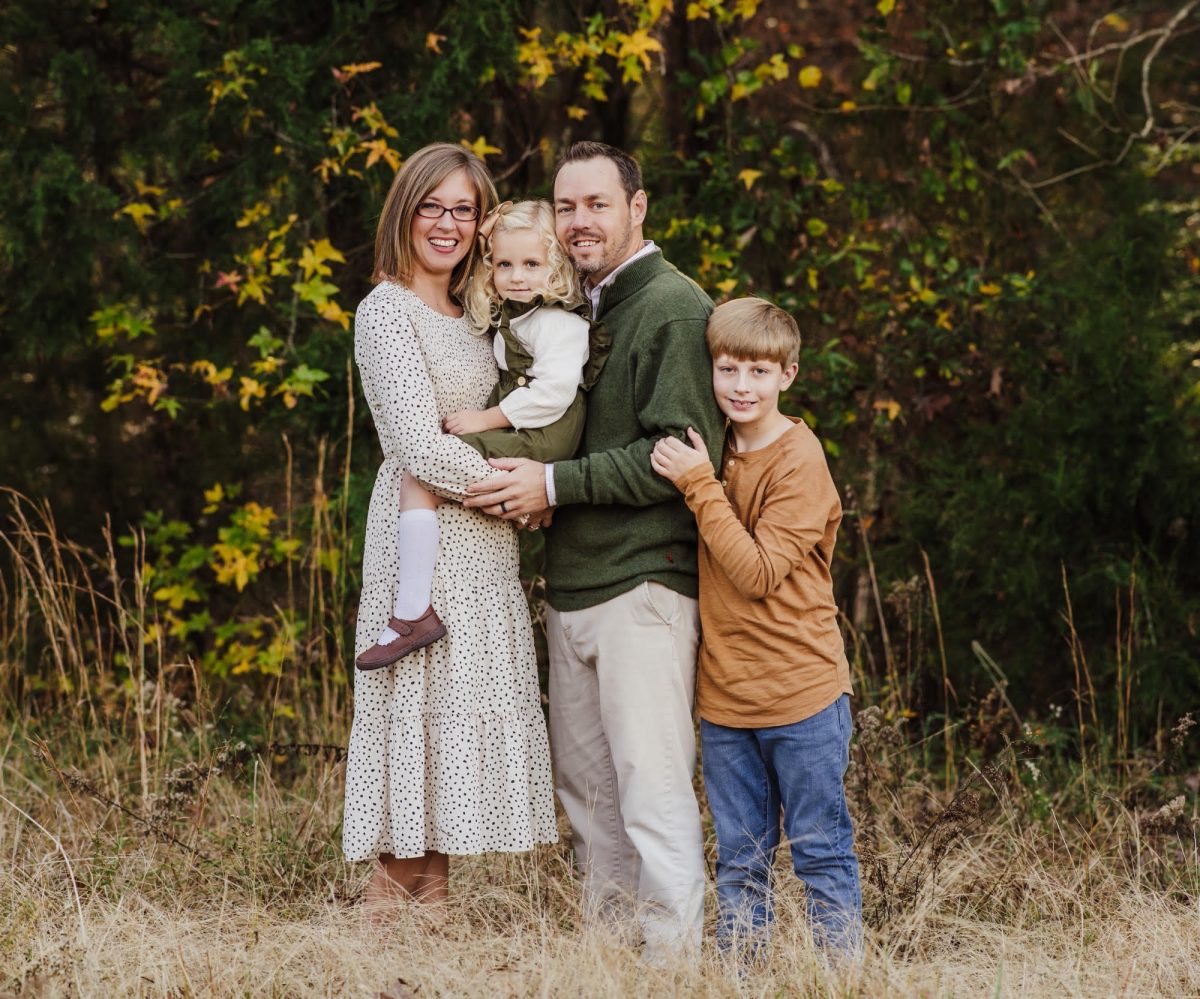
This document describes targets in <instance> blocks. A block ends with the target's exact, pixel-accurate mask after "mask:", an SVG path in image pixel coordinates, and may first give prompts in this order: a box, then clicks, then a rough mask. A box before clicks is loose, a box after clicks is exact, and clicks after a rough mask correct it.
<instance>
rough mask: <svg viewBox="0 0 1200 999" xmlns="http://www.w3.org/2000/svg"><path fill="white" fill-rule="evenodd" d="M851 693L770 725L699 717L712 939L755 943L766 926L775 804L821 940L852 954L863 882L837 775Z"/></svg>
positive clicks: (857, 941)
mask: <svg viewBox="0 0 1200 999" xmlns="http://www.w3.org/2000/svg"><path fill="white" fill-rule="evenodd" d="M850 731H851V721H850V698H849V697H848V696H847V695H845V694H843V695H842V696H840V697H839V698H838V699H837V700H836V701H834V702H833V703H832V704H831V705H829V707H827V708H825V710H823V711H820V712H818V713H817V714H815V715H813V716H812V717H811V718H805V719H804V720H803V721H799V722H795V723H794V724H791V725H779V726H776V727H774V728H727V727H725V726H724V725H714V724H712V723H711V722H707V721H704V720H703V719H701V721H700V739H701V746H702V755H703V759H704V786H705V789H706V790H707V792H708V803H709V807H710V808H711V810H712V816H713V824H714V825H715V826H716V830H717V900H718V903H719V906H720V916H719V921H718V923H717V941H718V943H719V944H720V946H721V947H722V948H723V949H727V948H730V947H737V948H738V949H741V948H742V947H745V946H747V945H748V946H749V947H750V948H752V949H753V950H757V948H758V946H759V945H761V943H762V942H763V941H765V939H766V937H767V935H768V934H769V932H770V923H771V919H772V913H771V861H772V859H773V858H774V856H775V850H776V848H777V847H778V846H779V812H780V808H781V807H782V809H783V831H784V835H785V836H786V837H787V844H788V846H789V847H790V848H791V851H792V867H793V869H794V870H795V872H796V876H797V877H798V878H799V879H800V880H801V881H803V882H804V884H805V887H806V888H807V889H808V915H809V920H810V923H811V925H812V929H813V935H814V937H815V939H816V941H817V943H818V945H820V946H822V947H824V948H826V949H828V950H831V951H838V952H841V953H842V954H843V955H844V956H849V957H855V956H857V955H858V954H859V952H860V949H861V946H862V890H861V887H860V885H859V880H858V858H857V857H855V855H854V832H853V829H852V828H851V825H850V813H849V811H848V810H847V808H846V792H845V788H844V787H843V784H842V778H843V777H844V776H845V773H846V766H847V764H848V763H849V759H850Z"/></svg>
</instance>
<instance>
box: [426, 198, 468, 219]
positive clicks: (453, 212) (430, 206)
mask: <svg viewBox="0 0 1200 999" xmlns="http://www.w3.org/2000/svg"><path fill="white" fill-rule="evenodd" d="M446 212H449V213H450V216H451V218H453V219H454V221H455V222H474V221H475V220H476V219H477V218H479V209H478V208H476V207H475V206H474V205H453V206H452V207H450V208H444V207H443V206H441V205H439V204H438V203H437V202H436V201H422V202H421V203H420V204H419V205H417V214H418V215H420V216H421V218H423V219H440V218H441V217H442V216H443V215H445V214H446Z"/></svg>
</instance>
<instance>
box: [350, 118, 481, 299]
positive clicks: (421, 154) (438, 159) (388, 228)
mask: <svg viewBox="0 0 1200 999" xmlns="http://www.w3.org/2000/svg"><path fill="white" fill-rule="evenodd" d="M458 170H464V171H466V174H467V182H468V183H469V184H470V185H471V187H473V188H474V189H475V207H476V208H478V209H479V217H480V218H483V216H485V215H486V214H487V213H488V212H490V211H491V210H492V206H494V205H495V204H496V200H497V199H496V186H495V185H494V184H493V183H492V178H491V176H490V175H489V174H488V170H487V167H486V166H484V165H483V160H481V159H480V158H479V157H478V156H476V155H475V154H474V153H473V152H471V151H470V150H469V149H465V148H463V147H462V146H455V145H452V144H450V143H449V142H435V143H433V144H432V145H429V146H425V147H424V148H422V149H418V150H417V151H416V152H415V153H413V154H412V156H410V157H409V158H408V159H407V160H406V161H405V163H404V166H402V167H401V168H400V170H399V172H398V173H397V174H396V177H395V179H394V180H393V181H392V186H391V189H390V190H389V191H388V195H387V199H386V200H385V201H384V203H383V211H382V212H381V213H380V216H379V227H378V228H377V229H376V230H375V272H374V275H373V278H374V280H375V281H376V282H379V281H389V280H390V281H407V280H409V279H411V277H412V273H413V265H414V263H415V261H416V253H415V251H414V248H413V239H412V225H413V216H414V215H416V213H417V205H419V204H420V203H421V202H422V201H424V200H425V199H426V198H427V197H429V195H430V193H431V192H432V191H433V190H434V189H435V188H436V187H437V186H438V185H439V184H441V182H442V181H444V180H445V179H446V178H447V177H449V176H450V175H451V174H452V173H455V172H456V171H458ZM476 228H478V223H477V224H476ZM476 242H477V241H476V239H475V234H474V233H472V234H471V239H470V249H469V250H468V251H467V255H466V256H465V257H463V259H462V260H461V261H460V262H459V264H458V266H457V267H455V268H454V271H453V272H452V273H451V275H450V294H451V295H452V296H453V297H454V298H456V299H458V300H459V301H460V302H461V301H462V298H463V293H464V291H465V290H466V287H467V281H468V279H469V278H470V275H471V271H472V268H473V267H474V266H475V259H476V257H478V255H479V250H478V248H477V247H476Z"/></svg>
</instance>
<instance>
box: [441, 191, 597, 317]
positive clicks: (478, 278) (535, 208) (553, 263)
mask: <svg viewBox="0 0 1200 999" xmlns="http://www.w3.org/2000/svg"><path fill="white" fill-rule="evenodd" d="M527 229H532V230H533V231H534V232H536V233H537V234H538V235H539V236H541V238H542V246H543V247H544V248H545V251H546V265H547V267H548V268H549V271H550V274H549V277H548V278H547V279H546V287H545V288H543V289H542V291H541V296H542V298H543V299H544V300H545V301H546V302H559V303H561V304H563V305H565V306H567V308H571V307H573V306H576V305H578V304H579V303H580V302H582V301H583V295H581V294H580V292H579V277H578V275H577V274H576V273H575V266H574V265H573V264H572V263H571V260H570V258H569V257H568V256H567V255H566V253H565V252H563V248H562V245H561V244H560V243H559V241H558V236H557V235H555V232H554V208H553V206H551V204H550V202H549V201H518V202H517V203H516V204H515V205H510V204H505V205H501V206H500V208H499V209H498V210H497V212H496V225H495V227H494V228H493V229H492V231H491V232H490V233H489V234H488V237H487V239H486V240H485V243H486V245H485V247H484V251H483V253H481V254H480V255H479V257H478V259H477V260H476V261H475V269H474V270H473V271H472V272H471V280H470V283H469V284H468V285H467V294H466V298H465V299H463V308H464V309H466V311H467V318H468V319H469V320H470V321H471V325H472V326H473V327H474V328H475V329H476V330H478V331H479V332H480V333H482V332H484V331H485V330H488V329H490V328H491V327H492V326H493V325H495V323H496V321H497V320H498V319H499V318H500V295H499V293H498V292H497V291H496V282H495V280H494V278H493V271H492V243H493V241H494V240H495V238H496V236H497V235H499V234H500V233H502V232H518V231H522V230H527Z"/></svg>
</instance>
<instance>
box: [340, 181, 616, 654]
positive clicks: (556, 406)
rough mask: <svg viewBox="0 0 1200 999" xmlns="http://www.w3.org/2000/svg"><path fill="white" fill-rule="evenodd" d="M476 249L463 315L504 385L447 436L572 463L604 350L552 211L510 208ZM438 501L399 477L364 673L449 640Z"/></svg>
mask: <svg viewBox="0 0 1200 999" xmlns="http://www.w3.org/2000/svg"><path fill="white" fill-rule="evenodd" d="M479 243H480V249H481V250H482V253H481V256H480V259H479V261H478V263H477V264H476V267H475V271H474V273H473V275H472V278H471V282H470V284H469V285H468V287H467V292H466V300H465V302H464V303H463V304H464V306H465V308H466V313H467V318H468V319H469V320H470V322H471V325H472V327H473V328H474V329H475V330H476V331H477V332H478V333H479V334H480V335H483V334H484V333H486V332H488V331H489V330H490V331H491V332H492V333H493V334H494V339H493V352H494V353H495V355H496V363H497V364H498V365H499V367H500V381H499V382H498V383H497V385H496V387H495V389H494V390H493V391H492V396H491V398H490V399H489V400H488V406H487V408H486V409H482V410H462V411H459V412H455V413H451V414H450V415H449V416H447V417H446V420H445V424H444V429H445V431H446V432H447V433H451V434H455V435H458V436H460V437H461V438H462V440H464V441H465V442H466V443H468V444H470V445H471V446H472V447H474V448H475V449H476V450H477V451H479V453H480V454H482V455H483V456H484V457H485V458H499V457H508V458H532V459H533V460H535V461H542V462H553V461H562V460H565V459H567V458H571V457H573V456H574V454H575V451H576V450H577V449H578V447H579V442H580V439H581V438H582V435H583V419H584V412H585V404H584V398H583V391H584V389H587V388H589V387H590V386H591V385H592V384H593V383H594V382H595V380H596V377H597V376H598V375H599V374H600V369H601V368H602V367H603V366H604V359H605V358H606V357H607V354H608V339H607V337H606V336H605V334H604V332H603V328H602V327H599V326H595V325H593V324H590V323H589V322H588V321H587V320H586V319H585V318H583V316H582V315H580V314H579V313H580V312H581V311H582V310H583V309H584V306H583V305H582V304H581V303H582V300H583V297H582V295H581V294H580V292H579V281H578V278H577V277H576V274H575V268H574V266H572V264H571V261H570V259H569V258H568V257H567V255H566V254H565V253H564V252H563V250H562V247H561V246H560V245H559V242H558V239H557V237H556V236H555V233H554V210H553V208H552V207H551V205H550V203H549V202H546V201H521V202H518V203H517V204H513V203H512V202H505V203H504V204H502V205H500V206H499V207H498V208H496V209H495V210H494V211H493V212H492V213H491V214H489V215H488V217H487V218H486V219H484V220H483V222H481V223H480V225H479ZM441 502H442V501H441V500H440V499H439V498H438V497H437V496H434V495H433V494H432V493H430V492H429V491H428V490H427V489H426V488H425V487H424V486H422V485H421V483H420V482H418V481H417V480H416V479H414V478H413V477H412V476H410V475H409V474H408V473H407V472H406V473H405V474H404V480H403V483H402V485H401V489H400V510H401V513H400V533H399V562H400V578H399V579H398V580H397V582H396V598H395V606H394V608H393V616H392V620H391V621H389V622H388V626H387V627H386V628H384V629H383V631H382V632H381V633H380V635H379V638H378V640H377V642H376V644H375V646H374V647H372V648H370V649H368V650H367V651H366V652H364V653H363V654H362V655H360V656H359V657H358V658H357V659H356V660H355V662H356V664H357V666H358V668H359V669H363V670H370V669H379V668H380V667H383V666H389V665H391V664H392V663H394V662H395V661H396V660H397V659H400V658H402V657H403V656H406V655H408V654H409V653H410V652H414V651H416V650H417V649H420V648H424V647H425V646H426V645H429V644H431V643H432V642H435V641H437V640H438V639H439V638H443V637H444V636H445V634H446V629H445V627H444V626H443V625H442V623H441V621H440V620H439V619H438V616H437V613H436V612H435V611H434V609H433V607H432V605H431V604H430V589H431V586H432V583H433V569H434V563H435V562H436V560H437V551H438V540H439V538H438V522H437V514H436V512H435V511H436V508H437V506H438V504H439V503H441Z"/></svg>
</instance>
